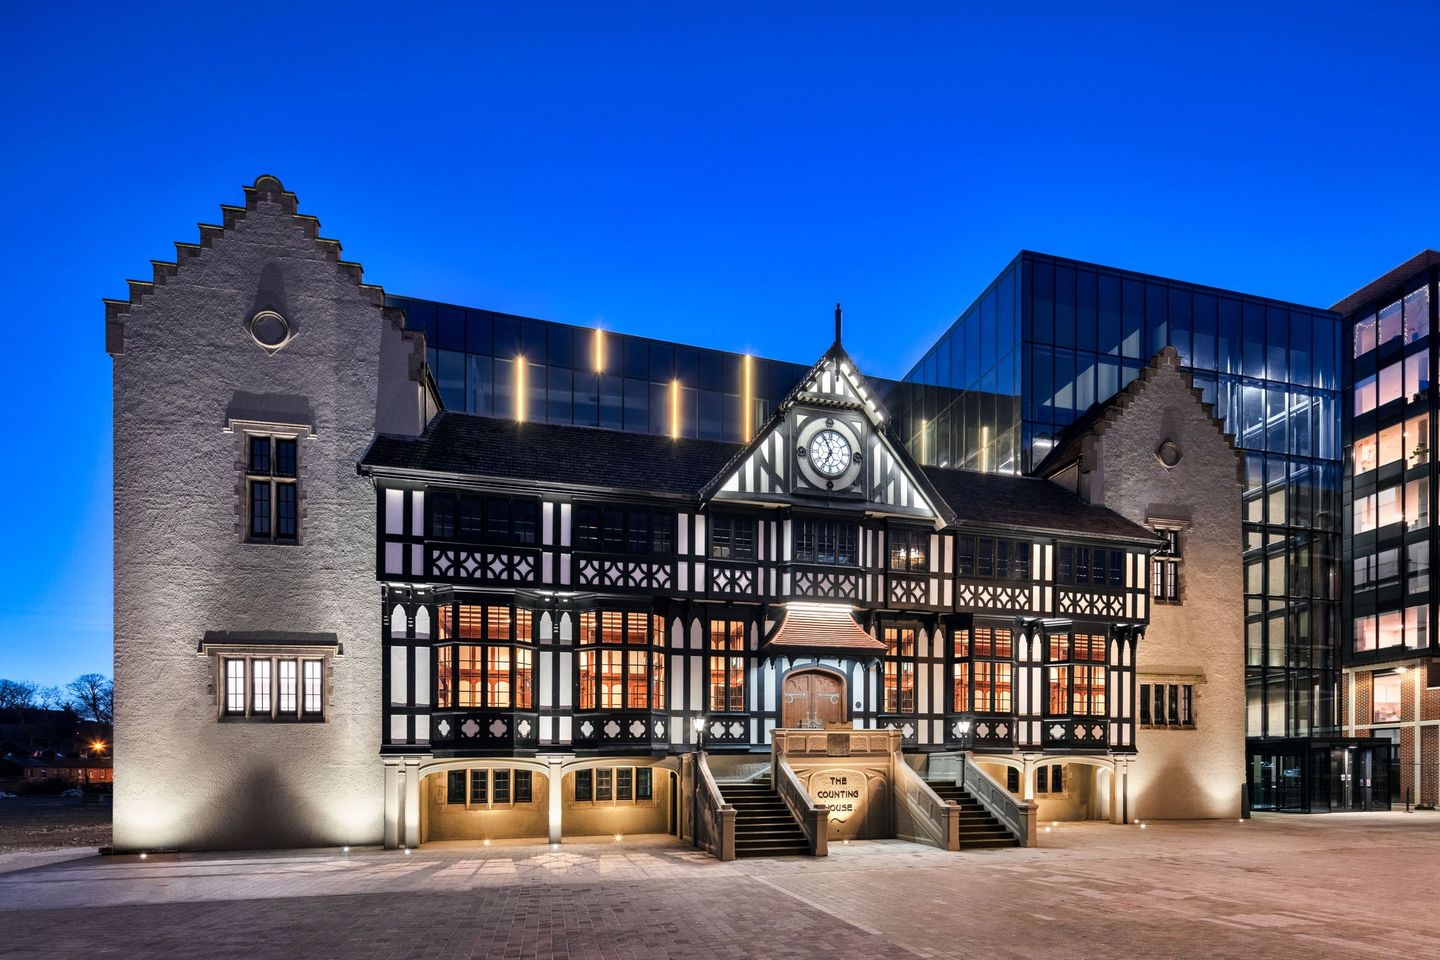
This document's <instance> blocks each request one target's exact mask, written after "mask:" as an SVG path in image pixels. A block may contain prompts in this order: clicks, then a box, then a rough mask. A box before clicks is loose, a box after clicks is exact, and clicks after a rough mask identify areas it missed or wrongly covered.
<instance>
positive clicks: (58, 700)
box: [35, 687, 70, 710]
mask: <svg viewBox="0 0 1440 960" xmlns="http://www.w3.org/2000/svg"><path fill="white" fill-rule="evenodd" d="M69 705H70V698H69V697H68V696H66V694H65V691H64V690H62V689H60V688H59V687H41V688H40V689H39V690H36V691H35V706H37V707H39V708H40V709H41V710H64V709H65V708H66V707H68V706H69Z"/></svg>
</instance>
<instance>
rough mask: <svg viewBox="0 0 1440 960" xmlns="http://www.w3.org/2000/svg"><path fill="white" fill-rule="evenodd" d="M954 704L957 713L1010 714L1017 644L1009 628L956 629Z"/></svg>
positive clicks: (1012, 702) (977, 627)
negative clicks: (1015, 646) (1015, 647)
mask: <svg viewBox="0 0 1440 960" xmlns="http://www.w3.org/2000/svg"><path fill="white" fill-rule="evenodd" d="M951 643H952V649H953V653H954V664H953V666H954V674H953V685H952V687H953V690H952V697H953V699H952V704H953V706H954V709H955V712H956V713H965V712H967V711H972V710H973V711H974V712H976V713H1010V712H1012V711H1013V709H1014V700H1013V692H1012V691H1013V682H1014V667H1015V665H1014V644H1013V638H1012V635H1011V633H1010V628H1009V627H988V626H976V627H967V628H962V629H957V630H955V631H954V633H953V634H952V638H951Z"/></svg>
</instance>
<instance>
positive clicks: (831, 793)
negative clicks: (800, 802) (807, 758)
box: [810, 770, 869, 823]
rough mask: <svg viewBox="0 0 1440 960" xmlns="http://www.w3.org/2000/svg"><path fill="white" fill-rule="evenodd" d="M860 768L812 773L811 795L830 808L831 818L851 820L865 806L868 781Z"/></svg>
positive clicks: (838, 820)
mask: <svg viewBox="0 0 1440 960" xmlns="http://www.w3.org/2000/svg"><path fill="white" fill-rule="evenodd" d="M868 779H869V778H868V777H867V776H866V775H865V774H864V773H863V772H861V771H859V770H820V771H818V772H816V773H813V774H811V775H810V796H811V797H812V798H814V800H815V802H816V803H823V804H825V806H827V807H829V808H830V819H831V820H834V821H837V822H839V823H844V822H845V821H846V820H849V819H850V818H851V817H852V816H854V815H855V814H856V813H857V812H859V811H860V810H861V808H863V807H864V806H865V796H866V793H867V791H866V781H867V780H868Z"/></svg>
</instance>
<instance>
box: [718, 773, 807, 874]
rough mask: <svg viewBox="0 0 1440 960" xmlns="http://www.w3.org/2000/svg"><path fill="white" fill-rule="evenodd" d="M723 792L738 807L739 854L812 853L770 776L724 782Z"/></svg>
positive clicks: (721, 791) (750, 855)
mask: <svg viewBox="0 0 1440 960" xmlns="http://www.w3.org/2000/svg"><path fill="white" fill-rule="evenodd" d="M717 786H719V788H720V795H721V796H722V797H724V798H725V802H726V803H728V804H730V805H731V806H733V807H734V808H735V856H736V857H796V856H808V855H809V854H810V841H809V840H807V839H805V833H804V831H802V830H801V829H800V825H799V824H798V823H796V822H795V818H794V817H792V816H790V810H789V809H788V808H787V807H786V806H785V801H783V800H781V799H780V795H779V794H778V793H776V792H775V788H774V786H773V785H772V784H771V782H770V778H769V777H763V778H761V779H758V780H747V781H745V782H744V783H720V784H717Z"/></svg>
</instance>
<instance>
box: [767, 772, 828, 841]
mask: <svg viewBox="0 0 1440 960" xmlns="http://www.w3.org/2000/svg"><path fill="white" fill-rule="evenodd" d="M771 768H772V771H771V772H772V782H773V783H774V786H775V792H776V793H778V794H779V795H780V799H781V800H783V801H785V808H786V809H787V810H789V811H790V816H792V817H794V818H795V822H796V823H798V824H800V829H801V830H802V831H804V833H805V839H806V840H807V841H808V842H809V844H810V852H811V853H812V854H814V855H815V856H817V857H823V856H826V855H827V854H828V853H829V845H830V808H829V807H828V806H826V805H825V804H823V803H816V802H815V801H814V800H812V799H810V791H808V790H806V789H805V785H804V784H803V783H801V782H800V778H799V777H797V776H796V775H795V770H794V768H793V767H791V766H790V763H789V762H788V761H787V760H786V759H785V758H784V757H782V756H780V754H779V752H778V751H777V752H775V754H774V759H773V761H772V763H771Z"/></svg>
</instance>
